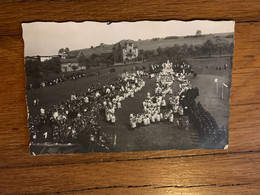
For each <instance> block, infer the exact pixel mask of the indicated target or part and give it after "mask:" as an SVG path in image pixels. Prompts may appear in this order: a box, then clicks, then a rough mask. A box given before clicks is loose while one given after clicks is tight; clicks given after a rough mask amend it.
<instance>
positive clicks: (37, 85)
mask: <svg viewBox="0 0 260 195" xmlns="http://www.w3.org/2000/svg"><path fill="white" fill-rule="evenodd" d="M99 74H100V73H99V72H98V71H96V72H91V73H83V72H81V73H80V72H77V73H74V74H67V75H66V74H63V75H62V76H59V77H57V78H54V79H49V80H46V81H41V82H36V83H28V86H27V90H31V89H37V88H44V87H47V86H52V85H56V84H59V83H62V82H65V81H68V80H77V79H80V78H83V77H90V76H97V75H99Z"/></svg>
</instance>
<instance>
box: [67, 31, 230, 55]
mask: <svg viewBox="0 0 260 195" xmlns="http://www.w3.org/2000/svg"><path fill="white" fill-rule="evenodd" d="M233 36H234V33H216V34H207V35H200V36H196V35H194V36H169V37H165V38H153V39H147V40H138V41H134V42H135V43H136V44H137V45H138V47H139V50H156V49H157V48H158V47H161V48H164V47H172V46H174V45H175V44H176V45H184V44H187V45H188V46H189V45H194V46H195V45H202V44H203V43H204V42H206V41H207V40H209V39H210V40H212V41H213V42H215V41H216V40H217V39H221V40H225V41H226V42H227V43H231V42H233ZM115 44H116V43H115ZM113 46H114V44H112V45H108V44H103V43H101V44H100V45H99V46H96V47H92V48H86V49H79V50H73V51H71V52H72V53H73V52H75V53H78V52H80V51H81V52H82V53H83V54H84V55H85V56H86V57H90V56H91V55H92V54H93V53H95V54H102V53H111V52H112V48H113Z"/></svg>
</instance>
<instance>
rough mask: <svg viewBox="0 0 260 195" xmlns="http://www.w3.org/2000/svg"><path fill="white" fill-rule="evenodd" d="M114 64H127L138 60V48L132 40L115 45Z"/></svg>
mask: <svg viewBox="0 0 260 195" xmlns="http://www.w3.org/2000/svg"><path fill="white" fill-rule="evenodd" d="M112 52H113V56H114V64H127V63H132V62H134V61H136V60H137V57H138V46H137V44H136V43H135V42H134V41H132V40H122V41H120V42H118V43H117V44H115V45H114V47H113V49H112Z"/></svg>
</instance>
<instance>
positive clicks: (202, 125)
mask: <svg viewBox="0 0 260 195" xmlns="http://www.w3.org/2000/svg"><path fill="white" fill-rule="evenodd" d="M189 118H190V120H191V121H192V124H193V126H194V127H195V128H196V129H197V132H198V134H199V137H200V139H201V141H202V142H203V143H206V144H208V146H209V147H210V146H211V145H215V144H218V143H219V142H220V141H221V140H223V139H224V138H225V129H224V128H220V127H219V126H218V125H217V122H216V120H215V119H214V118H213V117H212V115H211V114H210V113H209V112H208V111H207V110H205V109H204V108H203V106H202V105H201V103H200V102H198V103H197V104H195V105H194V106H192V107H191V108H190V112H189Z"/></svg>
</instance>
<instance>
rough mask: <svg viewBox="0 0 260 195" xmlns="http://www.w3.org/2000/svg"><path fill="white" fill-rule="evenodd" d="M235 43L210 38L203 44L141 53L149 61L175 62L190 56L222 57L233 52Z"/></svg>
mask: <svg viewBox="0 0 260 195" xmlns="http://www.w3.org/2000/svg"><path fill="white" fill-rule="evenodd" d="M233 48H234V43H233V42H231V43H229V42H227V41H225V40H222V39H216V40H215V41H214V42H213V41H212V40H210V39H208V40H207V41H205V42H204V43H203V44H202V45H192V44H191V45H187V44H183V45H177V44H176V45H174V46H172V47H164V48H162V47H159V48H157V49H156V50H145V51H143V50H140V52H139V55H142V56H143V58H144V59H146V60H148V61H158V62H164V61H165V60H168V59H169V60H170V61H173V62H175V63H179V62H182V61H185V59H186V58H189V57H199V56H201V57H208V58H211V57H212V55H218V56H219V57H220V58H221V57H222V56H223V54H224V53H228V54H232V53H233Z"/></svg>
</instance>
